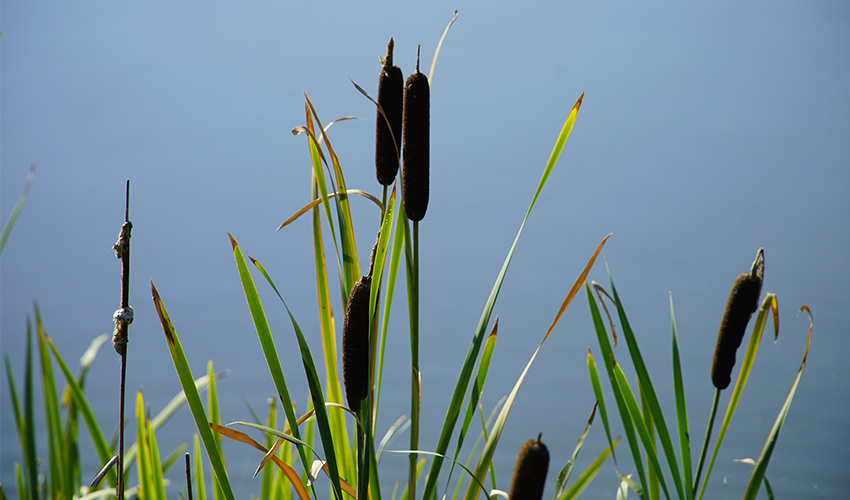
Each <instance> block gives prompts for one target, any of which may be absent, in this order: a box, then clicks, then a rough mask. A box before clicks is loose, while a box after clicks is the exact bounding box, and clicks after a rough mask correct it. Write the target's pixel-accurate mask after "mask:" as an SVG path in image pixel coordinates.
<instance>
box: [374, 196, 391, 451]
mask: <svg viewBox="0 0 850 500" xmlns="http://www.w3.org/2000/svg"><path fill="white" fill-rule="evenodd" d="M395 196H396V187H395V185H393V190H392V193H391V194H390V198H389V200H387V209H386V210H385V211H384V217H383V221H382V223H381V229H380V238H379V239H378V246H377V248H376V250H375V261H374V263H373V264H372V266H373V267H372V281H373V282H374V283H376V284H377V286H374V287H372V288H371V290H370V294H369V324H370V325H373V327H372V328H373V331H372V332H371V334H370V336H371V338H372V345H371V349H372V352H371V358H372V359H371V360H370V363H371V372H370V373H371V377H372V378H371V380H370V383H369V385H370V387H372V388H373V402H372V422H371V426H372V427H371V430H370V433H371V434H372V436H374V435H375V427H376V425H377V421H378V408H379V404H380V396H381V378H382V376H383V368H384V352H385V348H386V333H387V330H386V319H387V318H386V317H385V318H384V319H385V321H384V326H383V327H382V328H381V336H380V341H378V340H377V338H378V332H377V327H376V326H375V325H376V317H377V315H378V306H379V304H378V301H379V294H380V292H381V283H382V280H383V276H384V268H385V267H386V261H387V247H388V246H389V242H390V234H391V232H392V226H393V216H394V215H395ZM384 293H385V294H386V291H385V292H384ZM391 298H392V297H389V298H387V297H385V298H384V300H385V301H386V300H391ZM378 344H380V346H378ZM376 349H377V352H376ZM376 354H377V359H376Z"/></svg>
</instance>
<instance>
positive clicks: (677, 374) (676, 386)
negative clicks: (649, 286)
mask: <svg viewBox="0 0 850 500" xmlns="http://www.w3.org/2000/svg"><path fill="white" fill-rule="evenodd" d="M670 330H671V338H672V344H673V391H674V393H675V395H676V424H677V426H676V427H677V429H678V430H679V453H681V455H682V471H683V472H684V482H685V498H689V499H690V498H693V497H694V490H693V481H694V478H693V476H692V472H691V471H692V470H693V469H692V467H691V442H690V438H689V437H688V436H689V435H690V432H689V431H688V408H687V405H686V404H685V383H684V381H683V379H682V362H681V359H680V358H679V340H678V336H677V335H676V316H675V314H674V313H673V294H670Z"/></svg>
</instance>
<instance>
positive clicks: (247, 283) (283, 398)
mask: <svg viewBox="0 0 850 500" xmlns="http://www.w3.org/2000/svg"><path fill="white" fill-rule="evenodd" d="M228 236H230V243H231V245H232V246H233V256H234V258H235V259H236V267H237V269H238V270H239V279H240V280H241V282H242V289H243V291H244V292H245V300H246V301H247V302H248V308H249V309H250V310H251V318H252V320H253V321H254V328H255V329H256V330H257V338H258V339H259V340H260V346H261V347H262V350H263V355H264V356H265V359H266V365H267V366H268V368H269V372H270V373H271V376H272V381H273V382H274V386H275V389H276V390H277V394H278V397H279V398H280V403H281V406H283V410H284V413H285V414H286V422H287V423H288V424H289V427H290V429H292V433H293V436H295V437H296V438H300V437H301V436H300V432H299V430H298V419H297V418H296V417H295V410H294V409H293V408H292V404H291V403H292V398H291V397H290V396H289V388H288V387H287V385H286V378H284V376H283V369H282V368H281V366H280V359H279V358H278V355H277V348H276V347H275V344H274V339H273V338H272V333H271V329H270V328H269V323H268V320H267V319H266V313H265V312H264V310H263V304H262V302H260V297H259V295H258V294H257V287H256V286H254V280H253V278H251V273H250V271H248V265H247V264H246V263H245V257H244V256H243V255H242V250H240V248H239V245H238V244H237V243H236V240H235V239H234V238H233V236H231V235H230V233H228ZM298 453H299V456H300V457H301V463H302V466H303V468H304V472H305V473H307V474H309V471H310V462H309V461H308V460H307V456H306V454H305V453H304V451H303V450H302V449H301V448H299V449H298Z"/></svg>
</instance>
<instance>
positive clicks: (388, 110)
mask: <svg viewBox="0 0 850 500" xmlns="http://www.w3.org/2000/svg"><path fill="white" fill-rule="evenodd" d="M381 62H382V63H383V67H382V68H381V77H380V79H379V80H378V104H380V105H381V107H380V109H379V110H378V117H377V125H376V127H375V172H376V174H377V176H378V182H380V183H381V184H383V185H384V186H389V185H390V184H392V183H393V182H394V181H395V176H396V173H398V158H399V154H400V153H401V115H402V109H403V102H404V75H402V73H401V69H399V67H398V66H393V39H392V38H390V43H389V44H387V56H386V57H385V58H383V59H382V60H381ZM381 109H383V110H384V114H383V115H382V114H381ZM384 115H386V118H384ZM387 121H389V126H387ZM390 131H392V133H390Z"/></svg>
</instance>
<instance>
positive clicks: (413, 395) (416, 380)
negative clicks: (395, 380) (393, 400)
mask: <svg viewBox="0 0 850 500" xmlns="http://www.w3.org/2000/svg"><path fill="white" fill-rule="evenodd" d="M412 241H413V245H412V246H413V266H412V267H413V270H412V276H411V278H412V279H411V281H412V283H411V290H412V299H411V301H410V304H409V307H410V364H411V379H410V449H411V450H414V451H415V450H418V449H419V397H420V394H421V391H422V388H421V378H420V376H419V221H413V238H412ZM417 458H418V455H417V454H416V453H411V454H410V465H409V470H408V489H407V498H408V499H409V500H414V499H415V498H416V460H417Z"/></svg>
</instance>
